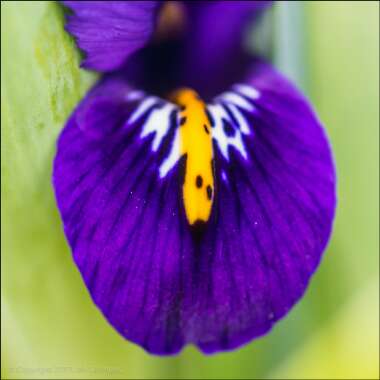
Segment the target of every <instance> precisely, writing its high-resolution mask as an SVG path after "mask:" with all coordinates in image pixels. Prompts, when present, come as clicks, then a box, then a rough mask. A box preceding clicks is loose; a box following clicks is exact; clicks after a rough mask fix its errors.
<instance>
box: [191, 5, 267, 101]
mask: <svg viewBox="0 0 380 380" xmlns="http://www.w3.org/2000/svg"><path fill="white" fill-rule="evenodd" d="M272 3H273V2H272V1H234V0H233V1H199V2H198V1H188V2H186V4H187V8H188V10H189V19H190V20H191V23H189V26H188V31H187V38H186V45H185V46H186V48H185V54H186V56H185V59H184V63H185V65H187V66H186V76H187V77H188V78H189V79H188V81H189V83H190V85H191V86H194V87H195V88H197V89H198V91H200V92H201V93H202V94H203V93H204V94H207V96H208V95H209V94H210V92H211V93H212V91H210V89H209V88H210V86H211V88H212V89H213V90H215V89H216V88H219V86H220V84H221V82H224V81H225V77H226V76H227V77H233V76H235V72H236V73H238V74H237V75H241V72H242V68H241V67H242V66H244V56H243V54H242V53H243V40H244V39H243V36H244V31H245V29H246V27H247V26H248V23H249V22H250V21H255V20H256V19H257V17H258V16H259V15H260V14H261V13H262V12H263V11H264V10H265V9H267V8H269V7H270V6H271V5H272ZM203 78H208V80H207V85H205V83H204V82H205V81H204V80H203ZM223 85H224V83H223V84H222V86H223ZM221 88H223V87H221ZM214 95H215V93H214Z"/></svg>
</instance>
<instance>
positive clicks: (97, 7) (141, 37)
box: [62, 1, 160, 71]
mask: <svg viewBox="0 0 380 380" xmlns="http://www.w3.org/2000/svg"><path fill="white" fill-rule="evenodd" d="M62 3H63V4H64V5H65V6H66V7H68V8H70V9H71V10H72V11H73V12H74V13H73V14H72V15H69V16H68V22H67V24H66V29H67V31H68V32H69V33H71V34H72V35H73V36H75V37H76V39H77V42H78V45H79V47H80V48H81V49H82V50H83V51H84V52H85V53H86V58H85V60H84V61H83V63H82V66H83V67H86V68H88V69H93V70H97V71H110V70H115V69H117V68H119V67H120V66H121V65H122V64H123V63H124V62H125V60H126V59H127V57H128V56H130V55H131V54H132V53H133V52H135V51H136V50H138V49H140V48H142V47H143V46H144V45H145V44H146V43H147V42H148V40H149V39H150V37H151V35H152V32H153V29H154V26H155V19H156V13H157V10H158V7H159V6H160V4H159V3H160V2H159V1H62Z"/></svg>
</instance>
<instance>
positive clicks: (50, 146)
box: [1, 1, 379, 379]
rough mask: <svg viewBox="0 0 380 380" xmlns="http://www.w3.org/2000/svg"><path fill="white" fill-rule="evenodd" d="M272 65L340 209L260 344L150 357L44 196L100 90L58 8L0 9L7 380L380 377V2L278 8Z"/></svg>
mask: <svg viewBox="0 0 380 380" xmlns="http://www.w3.org/2000/svg"><path fill="white" fill-rule="evenodd" d="M270 17H272V21H273V22H272V24H273V25H274V26H275V28H274V36H275V41H274V42H275V44H274V47H275V49H274V51H275V62H276V63H277V65H278V66H279V67H280V68H281V69H282V70H283V71H284V72H285V73H287V74H288V75H289V76H290V77H292V78H293V79H294V80H295V81H296V82H298V84H299V85H300V86H301V87H302V88H303V90H304V91H305V92H306V94H307V95H308V96H309V97H310V98H311V100H312V103H313V104H314V106H315V108H316V110H317V112H318V115H319V116H320V118H321V120H322V121H323V123H324V125H325V126H326V129H327V131H328V134H329V136H330V138H331V142H332V145H333V149H334V152H335V159H336V165H337V172H338V179H339V181H338V192H339V204H338V209H337V217H336V221H335V229H334V234H333V237H332V241H331V243H330V245H329V248H328V250H327V252H326V255H325V258H324V260H323V262H322V265H321V267H320V269H319V271H318V272H317V274H316V275H315V277H314V279H313V281H312V283H311V286H310V288H309V290H308V291H307V294H306V297H305V298H304V299H303V300H302V301H301V302H300V303H299V304H298V305H297V306H296V307H295V308H294V309H293V310H292V312H291V313H290V314H289V316H288V317H287V318H286V319H285V320H283V321H281V322H280V323H279V324H278V325H277V326H276V327H275V328H274V330H273V331H272V332H271V333H270V334H269V335H268V336H266V337H263V338H261V339H259V340H256V341H253V342H252V343H251V344H249V345H247V346H245V347H244V348H242V349H240V350H237V351H234V352H230V353H224V354H218V355H215V356H211V357H205V356H203V355H202V354H200V353H199V352H198V351H197V350H196V349H195V348H193V347H188V348H186V349H185V350H184V351H183V352H182V353H181V354H180V355H179V356H177V357H170V358H159V357H153V356H149V355H148V354H146V353H145V352H144V351H143V350H142V349H140V348H139V347H137V346H135V345H132V344H130V343H128V342H126V341H125V340H123V339H122V338H121V337H120V336H119V335H118V334H117V333H116V332H115V331H114V330H113V329H112V328H111V327H110V326H109V325H108V324H107V322H106V320H105V319H104V318H103V317H102V315H101V314H100V313H99V312H98V310H97V309H96V308H95V306H94V305H93V303H92V302H91V300H90V297H89V296H88V294H87V291H86V289H85V287H84V285H83V283H82V280H81V278H80V275H79V272H78V271H77V269H76V267H75V266H74V265H73V262H72V260H71V254H70V251H69V249H68V247H67V244H66V243H65V239H64V236H63V233H62V229H61V224H60V219H59V217H58V212H57V210H56V207H55V202H54V198H53V192H52V187H51V179H50V178H51V164H52V157H53V155H54V150H55V140H56V137H57V135H58V133H59V131H60V130H61V128H62V126H63V124H64V121H65V120H66V118H67V117H68V115H69V114H70V112H71V111H72V109H73V107H74V106H75V105H76V104H77V102H78V101H79V99H80V98H81V97H82V96H83V95H84V94H85V92H86V90H87V89H88V87H89V86H90V85H91V84H92V83H93V82H94V80H95V79H96V78H95V76H94V75H93V74H91V73H88V72H85V71H83V70H80V69H79V68H78V64H79V60H80V58H79V55H78V52H77V50H76V48H75V45H74V43H73V41H72V39H71V38H70V37H69V36H68V35H67V34H66V33H65V32H64V30H63V23H64V18H63V13H62V9H61V8H60V7H59V6H58V5H57V4H55V3H53V2H2V3H1V125H2V128H1V137H2V139H1V158H2V160H1V179H2V181H1V200H2V208H1V222H2V231H1V234H2V239H1V244H2V247H1V248H2V266H1V268H2V290H1V305H2V318H1V329H2V334H1V339H2V342H1V343H2V351H1V355H2V361H1V363H2V365H1V367H2V368H1V372H2V378H8V379H11V378H14V379H16V378H19V379H29V378H110V379H116V378H124V379H126V378H137V379H144V378H152V379H153V378H183V379H185V378H193V379H194V378H199V379H203V378H231V379H232V378H242V379H243V378H247V379H264V378H266V379H276V378H279V379H338V378H339V379H354V378H358V379H377V378H379V198H378V195H379V3H378V2H366V1H360V2H323V1H321V2H318V1H313V2H300V3H297V2H292V3H285V2H281V3H280V4H277V5H276V7H275V9H274V11H273V13H272V15H271V16H270Z"/></svg>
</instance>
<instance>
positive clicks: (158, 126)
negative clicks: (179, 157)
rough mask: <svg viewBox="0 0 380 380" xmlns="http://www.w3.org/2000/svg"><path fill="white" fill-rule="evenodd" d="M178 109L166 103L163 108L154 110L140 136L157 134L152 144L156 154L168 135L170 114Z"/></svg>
mask: <svg viewBox="0 0 380 380" xmlns="http://www.w3.org/2000/svg"><path fill="white" fill-rule="evenodd" d="M148 108H149V107H148ZM176 108H177V107H176V106H174V105H173V104H171V103H166V104H165V105H164V106H163V107H162V108H159V109H156V110H153V111H152V112H151V114H150V115H149V117H148V119H147V120H146V122H145V124H144V127H143V130H142V132H141V135H140V136H141V137H145V136H148V135H150V134H151V133H155V135H154V139H153V144H152V150H153V151H154V152H156V151H157V149H158V147H159V146H160V144H161V142H162V139H163V138H164V136H165V135H166V134H167V133H168V131H169V128H170V114H171V112H172V111H173V110H175V109H176Z"/></svg>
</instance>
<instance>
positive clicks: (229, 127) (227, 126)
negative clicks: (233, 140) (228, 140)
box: [223, 119, 235, 137]
mask: <svg viewBox="0 0 380 380" xmlns="http://www.w3.org/2000/svg"><path fill="white" fill-rule="evenodd" d="M223 130H224V133H225V134H226V135H227V136H229V137H232V136H234V135H235V129H234V128H233V127H232V125H231V124H230V123H229V122H228V121H227V120H225V119H223Z"/></svg>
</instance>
